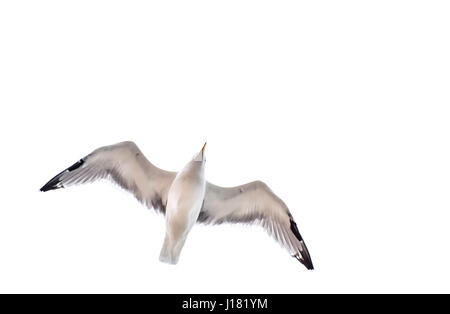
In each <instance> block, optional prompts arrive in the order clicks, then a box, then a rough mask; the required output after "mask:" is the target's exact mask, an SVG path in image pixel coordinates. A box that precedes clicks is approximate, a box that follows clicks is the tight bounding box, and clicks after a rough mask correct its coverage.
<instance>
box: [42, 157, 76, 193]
mask: <svg viewBox="0 0 450 314" xmlns="http://www.w3.org/2000/svg"><path fill="white" fill-rule="evenodd" d="M83 164H84V159H83V158H82V159H80V160H78V161H77V162H76V163H74V164H73V165H72V166H70V167H69V168H67V169H65V170H64V171H61V172H60V173H58V174H57V175H56V176H54V177H53V178H52V179H51V180H50V181H48V182H47V183H46V184H45V185H44V186H43V187H41V188H40V191H41V192H47V191H51V190H56V189H61V188H64V186H63V185H62V184H61V180H60V179H59V178H60V177H61V175H62V174H63V173H65V172H70V171H74V170H76V169H78V168H80V167H81V166H82V165H83Z"/></svg>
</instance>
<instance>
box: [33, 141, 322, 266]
mask: <svg viewBox="0 0 450 314" xmlns="http://www.w3.org/2000/svg"><path fill="white" fill-rule="evenodd" d="M176 175H177V173H176V172H172V171H166V170H163V169H160V168H158V167H156V166H155V165H153V164H152V163H151V162H150V161H148V159H147V158H146V157H145V156H144V154H143V153H142V152H141V151H140V149H139V148H138V146H137V145H136V144H135V143H133V142H130V141H127V142H121V143H118V144H114V145H109V146H104V147H100V148H98V149H96V150H94V151H93V152H92V153H90V154H89V155H87V156H86V157H83V158H81V159H80V160H79V161H77V162H76V163H74V164H73V165H72V166H70V167H69V168H67V169H65V170H64V171H62V172H60V173H59V174H57V175H56V176H55V177H53V178H52V179H51V180H50V181H48V182H47V183H46V184H45V185H44V186H43V187H42V188H41V189H40V190H41V191H42V192H46V191H50V190H54V189H60V188H66V187H69V186H71V185H74V184H82V183H87V182H93V181H96V180H99V179H109V180H111V181H113V182H115V183H117V184H118V185H119V186H121V187H122V188H123V189H125V190H127V191H129V192H131V193H132V194H133V195H134V196H135V197H136V199H137V200H139V201H140V202H141V203H143V204H144V205H145V206H147V207H149V208H154V209H155V210H156V211H159V212H161V213H163V214H166V209H167V205H168V196H169V190H170V188H171V185H172V182H173V181H174V179H175V177H176ZM205 185H206V186H205V196H204V199H203V205H202V207H201V210H200V213H199V215H198V218H197V222H198V223H203V224H211V225H217V224H221V223H244V224H257V225H260V226H262V227H263V228H264V229H265V230H266V231H267V233H268V234H269V235H271V236H272V237H273V238H274V239H275V240H276V241H277V242H278V243H279V244H280V245H281V246H282V247H284V248H285V249H286V250H287V251H288V252H289V253H290V255H291V256H292V257H294V258H295V259H296V260H298V261H299V262H300V263H302V264H303V265H304V266H305V267H306V268H307V269H309V270H312V269H314V267H313V264H312V261H311V257H310V255H309V252H308V249H307V247H306V244H305V241H304V240H303V238H302V236H301V235H300V232H299V230H298V228H297V224H296V223H295V221H294V218H293V216H292V215H291V213H290V211H289V209H288V207H287V206H286V204H285V203H284V202H283V201H282V200H281V199H280V198H279V197H278V196H277V195H275V193H273V192H272V190H271V189H270V188H269V187H268V186H267V185H266V184H265V183H264V182H262V181H254V182H250V183H247V184H243V185H239V186H235V187H220V186H217V185H214V184H212V183H209V182H208V181H206V183H205Z"/></svg>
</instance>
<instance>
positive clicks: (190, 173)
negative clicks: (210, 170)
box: [159, 152, 206, 264]
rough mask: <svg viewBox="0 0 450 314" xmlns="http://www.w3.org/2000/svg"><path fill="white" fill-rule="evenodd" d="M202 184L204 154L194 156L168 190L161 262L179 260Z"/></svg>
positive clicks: (202, 192)
mask: <svg viewBox="0 0 450 314" xmlns="http://www.w3.org/2000/svg"><path fill="white" fill-rule="evenodd" d="M201 153H202V152H201ZM205 186H206V181H205V162H204V160H203V158H201V160H200V161H198V160H196V158H194V159H193V160H192V161H190V162H189V163H188V164H187V165H186V166H185V167H184V168H183V170H181V171H180V172H179V173H178V174H177V176H176V177H175V179H174V181H173V183H172V185H171V187H170V189H169V192H168V200H167V208H166V236H165V238H164V244H163V247H162V249H161V254H160V257H159V259H160V260H161V261H162V262H165V263H169V264H176V263H178V259H179V257H180V253H181V250H182V248H183V246H184V242H185V241H186V238H187V235H188V233H189V231H190V230H191V228H192V227H193V226H194V224H195V223H196V222H197V219H198V215H199V214H200V210H201V208H202V204H203V199H204V197H205Z"/></svg>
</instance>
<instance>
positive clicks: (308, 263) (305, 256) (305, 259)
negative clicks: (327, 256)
mask: <svg viewBox="0 0 450 314" xmlns="http://www.w3.org/2000/svg"><path fill="white" fill-rule="evenodd" d="M291 231H292V233H293V234H294V235H295V237H296V238H297V239H298V240H299V241H300V243H301V245H302V251H301V256H297V255H296V256H295V258H297V259H298V260H299V261H300V263H302V264H303V265H305V267H306V268H307V269H308V270H313V269H314V266H313V263H312V260H311V256H310V255H309V252H308V248H307V247H306V244H305V241H303V238H302V236H301V234H300V232H299V231H298V228H297V224H296V223H295V221H294V220H293V219H292V218H291Z"/></svg>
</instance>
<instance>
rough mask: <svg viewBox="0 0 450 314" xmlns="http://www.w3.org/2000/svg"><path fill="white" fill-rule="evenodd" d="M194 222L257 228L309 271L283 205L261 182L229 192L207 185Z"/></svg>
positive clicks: (299, 239) (304, 249)
mask: <svg viewBox="0 0 450 314" xmlns="http://www.w3.org/2000/svg"><path fill="white" fill-rule="evenodd" d="M198 222H201V223H211V224H219V223H223V222H229V223H247V224H259V225H261V226H262V227H263V228H264V229H266V231H267V232H268V233H269V234H270V235H271V236H272V237H273V238H274V239H275V240H276V241H277V242H278V243H279V244H280V245H281V246H283V247H284V248H286V249H287V250H288V251H289V253H290V254H291V255H292V256H293V257H295V258H296V259H297V260H298V261H300V262H301V263H302V264H304V265H305V266H306V268H308V269H313V264H312V261H311V257H310V255H309V252H308V249H307V247H306V244H305V242H304V241H303V238H302V236H301V235H300V232H299V231H298V228H297V224H296V223H295V221H294V218H293V217H292V215H291V213H290V212H289V210H288V208H287V206H286V205H285V204H284V202H283V201H282V200H281V199H280V198H279V197H278V196H276V195H275V194H274V193H273V192H272V190H271V189H270V188H269V187H268V186H267V185H266V184H265V183H264V182H261V181H255V182H251V183H247V184H244V185H240V186H236V187H229V188H225V187H220V186H217V185H214V184H211V183H209V182H208V183H207V184H206V192H205V199H204V202H203V207H202V210H201V212H200V215H199V218H198Z"/></svg>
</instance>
